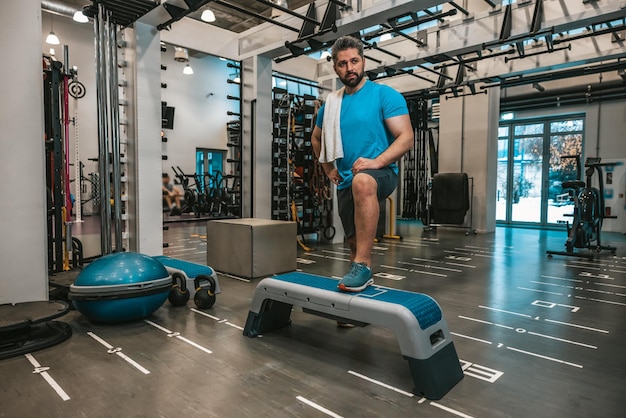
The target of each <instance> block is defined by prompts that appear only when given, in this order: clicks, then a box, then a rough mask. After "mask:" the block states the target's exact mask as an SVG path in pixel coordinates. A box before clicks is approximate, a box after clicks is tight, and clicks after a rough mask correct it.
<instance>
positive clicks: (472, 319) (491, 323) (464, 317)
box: [459, 315, 515, 329]
mask: <svg viewBox="0 0 626 418" xmlns="http://www.w3.org/2000/svg"><path fill="white" fill-rule="evenodd" d="M459 318H461V319H466V320H468V321H474V322H480V323H482V324H487V325H494V326H496V327H500V328H506V329H515V328H514V327H510V326H508V325H502V324H496V323H495V322H489V321H484V320H482V319H477V318H470V317H469V316H463V315H459Z"/></svg>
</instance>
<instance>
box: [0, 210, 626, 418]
mask: <svg viewBox="0 0 626 418" xmlns="http://www.w3.org/2000/svg"><path fill="white" fill-rule="evenodd" d="M398 230H399V231H398V232H399V233H400V234H402V235H403V236H404V239H403V240H402V241H385V242H380V243H377V244H376V246H375V247H374V259H373V260H374V264H375V273H376V277H375V280H376V283H377V284H381V285H385V286H390V287H396V288H400V289H407V290H412V291H417V292H421V293H426V294H428V295H430V296H432V297H434V298H435V299H436V300H437V301H438V302H439V304H440V305H441V307H442V310H443V313H444V316H445V318H446V320H447V322H448V325H449V327H450V330H451V331H452V333H453V335H454V338H455V345H456V349H457V352H458V354H459V357H460V359H461V362H462V366H463V368H464V370H465V378H464V379H463V380H462V381H461V382H460V383H459V384H458V385H457V386H455V387H454V388H453V389H452V390H451V391H450V392H449V393H448V394H447V395H446V396H445V397H444V398H443V399H441V400H439V401H430V400H426V399H419V398H418V397H415V396H413V395H412V394H411V389H412V380H411V376H410V374H409V370H408V365H407V362H406V361H405V360H404V359H403V358H402V356H401V355H400V352H399V348H398V344H397V341H396V338H395V336H394V335H393V334H392V333H391V331H389V330H387V329H383V328H379V327H372V326H370V327H365V328H356V329H341V328H338V327H337V326H336V324H335V323H334V322H333V321H330V320H326V319H323V318H319V317H316V316H312V315H307V314H304V313H302V312H294V314H293V315H292V319H293V324H292V325H291V326H290V327H288V328H286V329H284V330H281V331H278V332H274V333H271V334H267V335H265V336H263V338H258V339H250V338H246V337H244V336H242V327H243V325H244V323H245V320H246V316H247V314H248V308H249V303H250V300H251V296H252V294H253V292H254V287H255V282H248V281H244V280H237V279H234V278H230V277H226V276H220V284H221V286H222V292H223V293H222V294H221V295H219V296H218V298H217V303H216V305H215V306H214V307H213V308H212V309H210V310H207V311H197V310H194V309H192V307H193V304H192V303H189V304H188V305H187V306H186V307H180V308H174V307H172V306H170V305H169V303H168V302H166V303H165V305H163V307H161V308H160V309H159V310H158V311H156V312H155V314H154V315H152V316H151V317H150V318H148V319H147V320H146V321H138V322H134V323H129V324H123V325H109V326H106V325H95V324H92V323H90V322H89V321H88V320H87V319H86V318H85V317H83V316H82V315H80V314H79V313H77V312H76V311H72V312H71V313H70V314H68V315H66V316H65V317H63V318H61V320H63V321H66V322H68V323H69V324H71V326H72V328H73V330H74V335H73V336H72V338H70V339H69V340H68V341H66V342H64V343H62V344H60V345H58V346H56V347H52V348H49V349H45V350H42V351H38V352H34V353H32V355H27V356H21V357H16V358H12V359H8V360H3V361H0V376H1V377H0V417H38V416H44V417H70V416H77V417H176V418H179V417H325V416H332V417H337V416H344V417H407V416H412V417H520V418H522V417H617V416H622V415H623V413H624V412H623V411H624V409H625V408H626V396H625V392H624V391H625V389H624V388H625V387H626V238H625V237H624V236H623V235H621V234H606V237H605V240H606V241H610V242H611V243H612V244H614V245H616V246H618V251H617V256H615V257H612V256H610V255H608V254H607V255H604V256H603V257H601V258H599V259H598V260H594V261H588V260H584V259H578V258H565V257H554V258H553V259H548V258H547V257H546V256H545V250H546V248H550V249H561V248H562V247H563V242H564V233H563V232H556V231H537V230H527V229H512V228H498V230H497V232H496V233H495V234H479V235H477V236H469V237H465V236H464V234H463V233H462V232H459V231H438V232H437V233H429V234H426V233H424V232H423V231H422V229H421V228H420V227H419V224H417V223H413V222H399V224H398ZM205 233H206V229H205V227H204V225H202V224H181V225H170V228H169V230H167V231H165V232H164V234H165V241H167V242H168V243H169V248H167V249H166V250H165V253H166V254H167V255H170V256H172V257H177V258H181V259H185V260H189V261H196V262H203V261H204V260H205V259H206V254H205V251H206V236H205ZM310 245H312V246H313V247H314V248H315V251H312V252H309V253H305V252H303V251H300V252H299V254H298V257H299V258H298V267H299V269H301V270H302V271H304V272H308V273H315V274H321V275H325V276H328V277H333V276H335V277H338V276H341V275H343V274H344V273H345V272H346V270H347V267H348V250H347V248H346V247H345V246H344V245H321V244H315V243H311V244H310Z"/></svg>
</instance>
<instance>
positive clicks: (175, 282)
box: [167, 273, 189, 306]
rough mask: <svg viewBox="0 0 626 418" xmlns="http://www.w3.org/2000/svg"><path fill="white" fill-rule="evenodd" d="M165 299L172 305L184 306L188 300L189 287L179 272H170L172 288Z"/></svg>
mask: <svg viewBox="0 0 626 418" xmlns="http://www.w3.org/2000/svg"><path fill="white" fill-rule="evenodd" d="M167 300H169V301H170V303H171V304H172V305H174V306H184V305H185V304H186V303H187V301H188V300H189V289H187V280H186V279H185V276H183V275H182V274H180V273H174V274H172V290H170V294H169V295H168V296H167Z"/></svg>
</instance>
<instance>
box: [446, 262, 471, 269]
mask: <svg viewBox="0 0 626 418" xmlns="http://www.w3.org/2000/svg"><path fill="white" fill-rule="evenodd" d="M446 264H448V265H451V266H460V267H467V268H471V269H475V268H476V266H472V265H471V264H461V263H451V262H449V261H446Z"/></svg>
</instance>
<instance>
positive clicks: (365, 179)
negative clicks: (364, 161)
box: [352, 173, 378, 198]
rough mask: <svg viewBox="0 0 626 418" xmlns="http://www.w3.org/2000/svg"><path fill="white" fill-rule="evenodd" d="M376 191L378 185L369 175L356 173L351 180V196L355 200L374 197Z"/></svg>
mask: <svg viewBox="0 0 626 418" xmlns="http://www.w3.org/2000/svg"><path fill="white" fill-rule="evenodd" d="M377 189H378V183H376V180H375V179H374V177H372V176H370V175H369V174H365V173H358V174H357V175H355V176H354V178H353V179H352V194H353V195H354V197H355V198H367V197H373V196H376V192H377Z"/></svg>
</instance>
